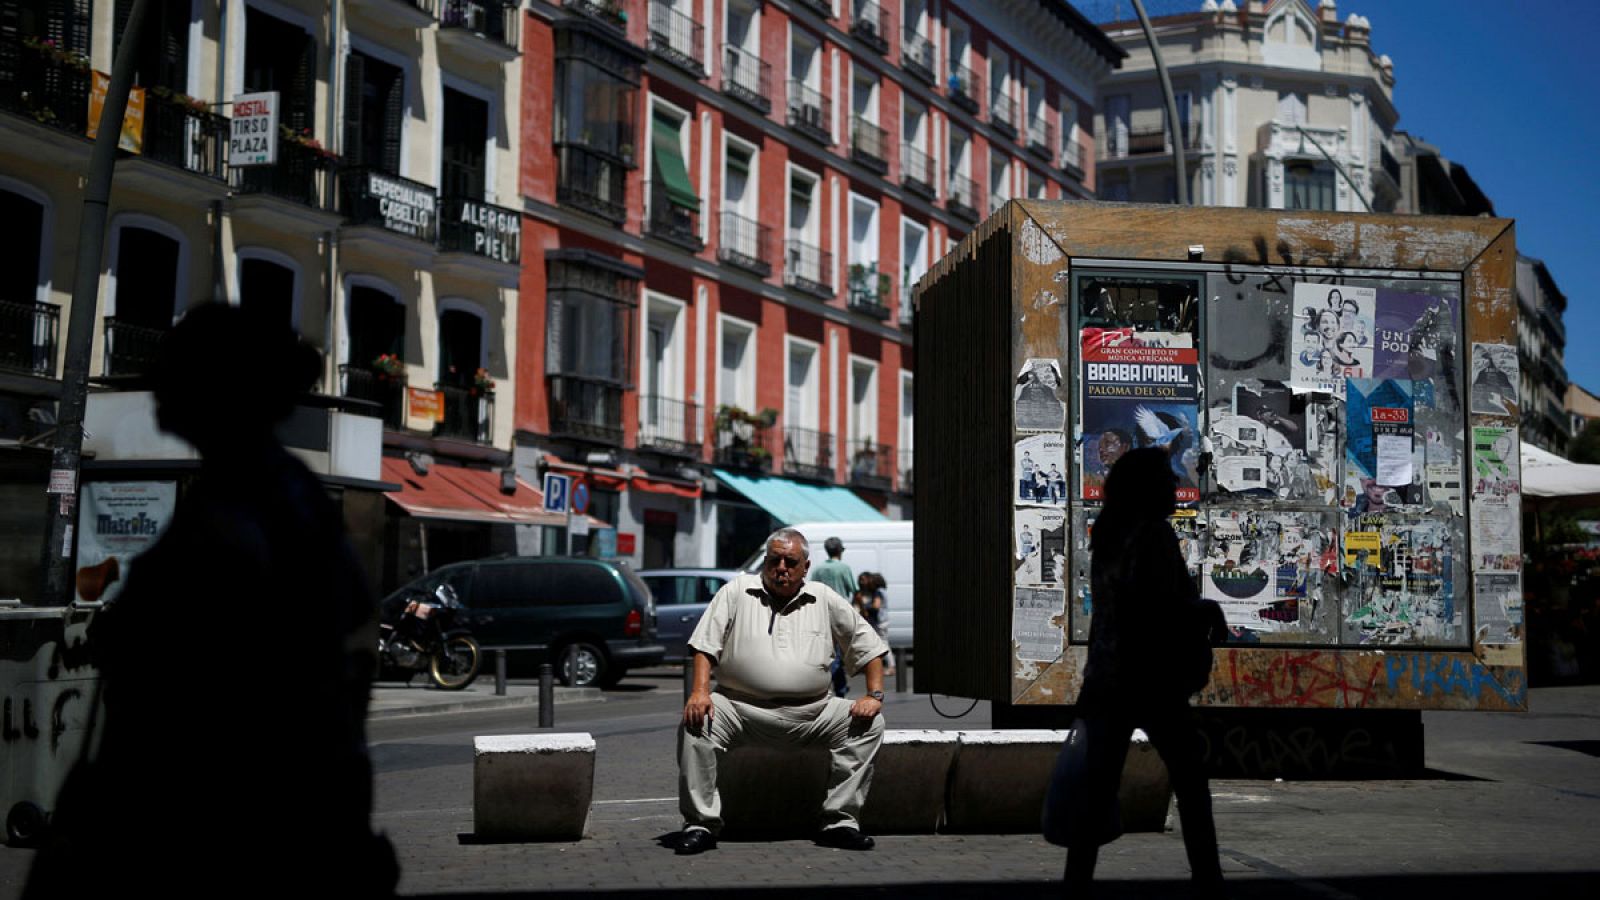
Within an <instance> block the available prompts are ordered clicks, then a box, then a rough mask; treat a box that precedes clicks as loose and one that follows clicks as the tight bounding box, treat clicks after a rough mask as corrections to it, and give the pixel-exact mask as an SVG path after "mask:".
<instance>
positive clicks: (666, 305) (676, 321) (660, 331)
mask: <svg viewBox="0 0 1600 900" xmlns="http://www.w3.org/2000/svg"><path fill="white" fill-rule="evenodd" d="M683 309H684V304H683V303H682V302H681V301H678V300H674V299H672V298H670V297H665V296H662V295H660V294H655V293H648V294H646V296H645V332H644V368H643V370H642V373H641V383H640V385H639V391H640V393H641V394H643V395H645V396H648V397H658V398H666V399H669V400H675V401H681V400H682V399H683V337H682V334H683ZM645 418H647V419H648V420H649V421H650V422H652V423H653V422H655V421H656V420H658V419H659V418H660V416H659V415H651V416H645Z"/></svg>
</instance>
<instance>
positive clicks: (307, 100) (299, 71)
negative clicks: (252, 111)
mask: <svg viewBox="0 0 1600 900" xmlns="http://www.w3.org/2000/svg"><path fill="white" fill-rule="evenodd" d="M302 33H303V32H302ZM316 89H317V42H316V40H315V39H313V38H312V37H311V35H309V34H306V35H305V36H304V40H303V43H301V45H300V58H299V59H297V60H295V67H294V77H292V78H291V79H290V80H289V90H288V96H287V97H284V98H282V99H283V107H284V120H285V122H284V124H286V125H288V126H289V127H290V128H293V129H294V130H296V131H300V132H304V131H305V130H306V129H308V128H310V127H311V115H312V104H313V103H314V102H315V101H314V97H315V94H314V91H316Z"/></svg>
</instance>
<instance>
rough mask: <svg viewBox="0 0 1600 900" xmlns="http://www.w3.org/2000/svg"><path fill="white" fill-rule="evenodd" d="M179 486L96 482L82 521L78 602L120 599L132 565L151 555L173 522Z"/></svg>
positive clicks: (88, 488) (88, 490) (87, 488)
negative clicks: (119, 596) (154, 546)
mask: <svg viewBox="0 0 1600 900" xmlns="http://www.w3.org/2000/svg"><path fill="white" fill-rule="evenodd" d="M177 502H178V483H177V482H175V481H118V482H91V483H89V484H85V485H84V486H83V501H82V503H83V506H82V509H81V510H80V512H79V515H78V522H79V528H78V571H77V573H76V577H75V581H76V591H77V599H78V601H79V602H82V603H94V602H96V601H99V602H105V601H109V600H112V599H114V598H115V597H116V596H117V594H119V593H121V591H122V585H123V582H124V581H125V580H126V579H127V577H128V563H129V562H131V561H132V560H133V558H134V557H135V556H138V555H139V554H140V553H143V552H144V551H145V550H148V549H149V548H150V546H151V545H153V544H154V543H155V542H156V539H157V538H159V537H160V536H161V533H162V532H163V531H165V530H166V528H167V524H168V523H169V522H170V521H171V519H172V511H173V508H174V507H175V506H176V505H177Z"/></svg>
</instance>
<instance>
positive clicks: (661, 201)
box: [644, 181, 705, 253]
mask: <svg viewBox="0 0 1600 900" xmlns="http://www.w3.org/2000/svg"><path fill="white" fill-rule="evenodd" d="M644 192H645V196H647V197H649V198H650V212H649V215H648V216H646V217H645V223H644V230H645V233H646V234H648V235H650V236H651V237H657V238H660V239H661V240H663V241H666V242H667V243H669V244H675V245H677V246H679V247H682V248H683V249H685V250H687V251H689V252H690V253H699V252H700V251H701V250H702V249H703V248H704V247H705V242H704V241H702V240H700V212H699V210H693V209H689V208H687V207H684V206H681V205H679V204H677V203H673V202H672V200H671V198H670V197H669V196H668V195H667V186H666V185H665V184H663V183H661V182H659V181H656V182H650V181H646V182H645V183H644Z"/></svg>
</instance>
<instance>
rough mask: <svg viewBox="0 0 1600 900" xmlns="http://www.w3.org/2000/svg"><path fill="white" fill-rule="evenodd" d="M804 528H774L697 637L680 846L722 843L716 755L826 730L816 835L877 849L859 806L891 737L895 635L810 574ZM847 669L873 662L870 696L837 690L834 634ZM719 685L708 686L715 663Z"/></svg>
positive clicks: (683, 762) (716, 600)
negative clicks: (889, 680)
mask: <svg viewBox="0 0 1600 900" xmlns="http://www.w3.org/2000/svg"><path fill="white" fill-rule="evenodd" d="M810 568H811V549H810V547H809V546H808V545H807V543H806V539H805V536H804V535H802V534H801V533H800V532H798V531H795V530H794V529H792V528H780V529H778V530H777V531H775V532H773V533H772V536H771V537H769V538H767V556H766V559H765V561H764V562H763V563H762V569H761V575H760V576H759V577H757V576H755V575H740V576H739V577H737V578H735V579H733V580H732V581H730V582H728V583H727V584H725V585H723V587H722V589H721V590H719V591H717V595H716V596H715V597H713V598H711V604H710V606H708V607H706V612H705V615H704V616H702V617H701V619H700V624H699V625H698V626H697V627H696V628H695V630H694V634H693V635H692V636H690V638H689V647H690V649H692V650H693V651H694V662H693V665H694V688H693V690H692V691H691V693H690V694H689V702H688V703H686V704H685V705H684V708H683V727H682V728H680V729H679V732H678V807H679V809H680V810H681V811H682V813H683V820H684V827H683V834H682V835H681V836H680V837H679V840H678V847H677V851H678V853H680V854H691V853H701V852H704V851H706V850H710V849H711V848H713V847H715V846H716V845H717V832H719V831H720V830H721V828H722V801H721V798H720V797H718V796H717V755H718V754H720V753H723V752H725V751H726V750H728V748H730V747H732V746H734V745H736V744H737V743H738V742H739V741H740V740H741V739H747V740H761V741H768V742H774V743H782V744H788V745H794V746H803V745H805V744H809V743H811V742H812V741H819V740H823V741H827V742H828V747H829V749H830V750H831V751H832V753H833V760H832V765H831V766H830V767H829V771H828V792H827V796H826V797H825V798H824V799H823V801H822V833H821V834H820V835H819V836H818V838H817V843H819V844H821V845H823V846H826V847H839V848H842V849H845V850H871V849H872V845H873V840H872V838H870V837H867V836H866V835H864V834H862V833H861V828H860V825H859V824H858V822H857V820H856V816H857V815H859V814H860V812H861V806H862V804H863V803H865V802H866V798H867V787H868V785H869V784H870V783H871V781H872V761H873V759H874V758H875V757H876V756H877V754H878V746H879V745H880V744H881V743H883V718H882V717H881V716H879V715H878V713H879V712H880V711H881V710H882V709H883V657H884V655H885V654H887V653H888V652H889V646H888V645H887V644H885V643H884V642H883V639H882V638H880V637H878V633H877V632H876V631H874V630H873V628H872V626H871V625H868V624H867V620H866V619H863V618H861V616H860V615H859V614H857V613H856V611H855V609H854V608H853V607H852V606H851V605H850V601H849V600H847V599H845V598H844V597H841V596H839V594H838V593H837V592H836V591H834V590H833V589H832V588H829V587H828V586H826V585H824V584H822V583H820V582H816V581H806V580H805V576H806V572H807V571H809V570H810ZM835 642H837V643H838V644H839V646H840V647H841V648H842V649H843V653H844V662H845V666H846V668H847V669H848V670H849V671H851V672H858V671H862V670H863V669H864V670H865V672H866V676H867V695H866V696H864V697H862V698H861V699H859V700H857V701H855V702H854V703H851V702H850V701H848V700H845V699H843V698H841V697H835V696H833V693H832V691H831V690H830V684H829V675H828V666H829V664H830V663H831V662H832V660H833V650H834V644H835ZM713 665H715V666H716V667H717V690H716V692H715V693H713V692H712V690H711V667H712V666H713Z"/></svg>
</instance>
